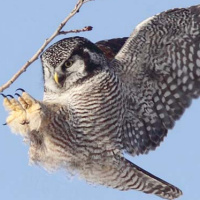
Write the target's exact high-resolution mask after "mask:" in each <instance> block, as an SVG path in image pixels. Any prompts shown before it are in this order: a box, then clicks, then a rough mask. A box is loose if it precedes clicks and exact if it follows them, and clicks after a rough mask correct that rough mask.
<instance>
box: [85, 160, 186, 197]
mask: <svg viewBox="0 0 200 200" xmlns="http://www.w3.org/2000/svg"><path fill="white" fill-rule="evenodd" d="M82 177H84V178H85V179H86V180H88V181H89V182H93V183H98V184H101V185H106V186H108V187H112V188H116V189H119V190H131V189H135V190H139V191H143V192H145V193H148V194H155V195H157V196H159V197H162V198H165V199H170V200H171V199H175V198H178V197H179V196H181V195H182V191H181V190H180V189H178V188H177V187H175V186H173V185H171V184H169V183H167V182H165V181H164V180H162V179H160V178H158V177H156V176H154V175H152V174H150V173H149V172H147V171H145V170H143V169H141V168H140V167H138V166H137V165H135V164H133V163H131V162H130V161H128V160H126V159H125V158H119V159H117V160H115V161H114V162H113V161H111V163H109V164H108V163H107V162H104V164H98V166H97V165H96V167H94V166H93V167H91V168H90V173H87V174H84V175H83V174H82Z"/></svg>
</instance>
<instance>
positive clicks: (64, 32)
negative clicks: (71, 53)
mask: <svg viewBox="0 0 200 200" xmlns="http://www.w3.org/2000/svg"><path fill="white" fill-rule="evenodd" d="M92 29H93V27H92V26H85V27H84V28H82V29H75V30H70V31H60V32H59V34H60V35H66V34H68V33H80V32H84V31H91V30H92Z"/></svg>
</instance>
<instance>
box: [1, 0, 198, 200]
mask: <svg viewBox="0 0 200 200" xmlns="http://www.w3.org/2000/svg"><path fill="white" fill-rule="evenodd" d="M75 3H76V0H68V1H67V0H57V1H49V0H42V1H41V0H34V1H27V0H18V1H15V0H6V1H2V2H1V6H0V19H1V22H0V26H1V29H0V58H1V59H0V69H1V73H0V85H2V84H3V83H4V82H6V81H7V80H8V79H9V78H10V77H11V76H12V75H13V74H14V73H15V72H16V71H17V70H18V69H19V68H20V67H21V66H22V65H23V64H24V63H25V62H26V61H27V60H28V59H29V58H30V57H31V56H32V55H33V54H34V53H35V52H36V50H37V49H38V48H39V47H40V46H41V45H42V43H43V42H44V40H45V39H46V38H47V37H49V36H50V35H51V34H52V33H53V31H54V30H55V29H56V27H57V26H58V24H59V23H60V22H61V20H63V19H64V18H65V17H66V16H67V15H68V13H69V12H70V11H71V9H72V8H73V7H74V5H75ZM198 3H199V1H197V0H190V1H188V0H177V1H174V0H167V1H166V0H162V1H161V0H140V1H136V0H118V1H116V0H96V1H92V2H89V3H87V4H85V5H84V7H83V8H82V9H81V11H80V13H79V14H77V15H76V16H75V17H74V18H73V19H72V20H71V21H70V22H69V23H68V24H67V26H66V27H65V30H69V29H76V28H82V27H84V26H86V25H91V26H93V27H94V29H93V31H91V32H85V33H81V34H78V35H80V36H83V37H87V38H88V39H90V40H91V41H93V42H96V41H98V40H102V39H109V38H115V37H124V36H129V35H130V33H131V32H132V30H133V29H134V27H135V26H136V25H137V24H138V23H139V22H141V21H142V20H144V19H146V18H147V17H150V16H152V15H154V14H157V13H159V12H161V11H164V10H167V9H170V8H175V7H188V6H191V5H195V4H198ZM68 36H72V35H68ZM68 36H64V37H68ZM61 38H63V36H62V37H61V36H59V37H58V38H56V39H55V40H54V42H55V41H57V40H59V39H61ZM19 87H21V88H24V89H25V90H26V91H27V92H29V93H30V94H31V95H32V96H33V97H35V98H36V99H39V100H41V99H42V96H43V80H42V70H41V63H40V61H39V60H38V61H36V62H35V63H34V64H33V65H32V66H30V68H29V69H28V70H27V72H26V73H24V74H23V75H22V76H21V77H20V78H19V79H18V80H17V81H16V82H15V83H14V84H13V85H12V86H11V87H10V88H9V89H7V90H6V91H5V92H4V93H5V94H13V93H14V92H15V90H16V89H17V88H19ZM2 100H3V99H2ZM6 116H7V113H6V112H5V111H4V108H3V106H0V124H3V123H4V122H5V118H6ZM199 119H200V100H195V101H193V103H192V106H191V107H190V108H189V109H188V110H187V111H186V112H185V114H184V116H183V117H182V118H181V120H179V121H178V122H177V123H176V126H175V128H174V129H173V130H172V131H170V132H169V134H168V137H167V138H166V139H165V141H164V142H163V143H162V145H161V146H160V147H159V148H157V150H156V151H153V152H150V153H149V154H148V155H143V156H139V157H133V158H131V157H129V158H130V159H131V160H132V161H133V162H134V163H136V164H138V165H139V166H140V167H142V168H144V169H146V170H147V171H149V172H151V173H153V174H155V175H156V176H158V177H160V178H162V179H164V180H166V181H168V182H170V183H173V184H174V185H176V186H178V187H179V188H181V189H182V190H183V193H184V195H183V196H182V197H180V198H179V199H180V200H188V199H192V200H199V199H200V193H199V191H198V190H199V179H200V173H199V171H200V159H199V157H200V145H199V141H200V133H199V132H200V130H199V129H200V128H199V123H200V121H199ZM0 159H1V162H0V199H5V200H46V199H48V200H74V199H76V200H110V199H114V200H122V199H123V200H138V199H139V200H147V199H148V200H159V199H160V198H159V197H156V196H154V195H146V194H143V193H141V192H137V191H127V192H121V191H118V190H114V189H108V188H105V187H103V186H91V185H88V184H87V183H86V182H85V181H83V180H79V178H78V177H74V178H68V177H67V175H66V173H64V172H56V173H53V174H49V173H48V172H46V171H45V170H44V169H42V168H41V167H38V166H29V164H28V147H27V146H26V145H25V144H24V143H23V142H22V138H20V137H19V136H15V135H14V134H11V132H10V130H9V128H8V127H7V126H1V125H0Z"/></svg>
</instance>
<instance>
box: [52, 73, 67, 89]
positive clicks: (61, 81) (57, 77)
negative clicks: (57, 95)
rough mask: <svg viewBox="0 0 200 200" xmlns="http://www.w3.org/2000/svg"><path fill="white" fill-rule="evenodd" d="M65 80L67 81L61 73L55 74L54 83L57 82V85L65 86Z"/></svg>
mask: <svg viewBox="0 0 200 200" xmlns="http://www.w3.org/2000/svg"><path fill="white" fill-rule="evenodd" d="M65 79H66V75H65V74H60V73H57V72H55V74H54V81H55V82H56V84H57V85H59V86H63V84H64V82H65Z"/></svg>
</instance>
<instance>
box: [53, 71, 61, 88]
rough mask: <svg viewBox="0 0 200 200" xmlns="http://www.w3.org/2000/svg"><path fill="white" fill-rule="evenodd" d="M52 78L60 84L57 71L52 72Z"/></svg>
mask: <svg viewBox="0 0 200 200" xmlns="http://www.w3.org/2000/svg"><path fill="white" fill-rule="evenodd" d="M54 80H55V82H56V83H57V84H58V85H60V84H59V81H58V73H57V72H55V74H54Z"/></svg>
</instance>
